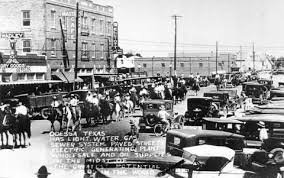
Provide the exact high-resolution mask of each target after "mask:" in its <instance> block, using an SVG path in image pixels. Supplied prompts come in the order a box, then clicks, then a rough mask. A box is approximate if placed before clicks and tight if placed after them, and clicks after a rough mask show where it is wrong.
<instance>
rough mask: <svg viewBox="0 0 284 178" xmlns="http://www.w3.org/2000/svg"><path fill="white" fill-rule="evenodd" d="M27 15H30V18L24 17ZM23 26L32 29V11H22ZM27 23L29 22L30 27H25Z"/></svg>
mask: <svg viewBox="0 0 284 178" xmlns="http://www.w3.org/2000/svg"><path fill="white" fill-rule="evenodd" d="M25 13H28V16H29V17H24V16H25ZM22 22H23V23H22V26H23V27H30V26H31V11H30V10H23V11H22ZM25 22H29V25H25Z"/></svg>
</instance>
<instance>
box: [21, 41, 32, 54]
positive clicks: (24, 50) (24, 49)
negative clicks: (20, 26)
mask: <svg viewBox="0 0 284 178" xmlns="http://www.w3.org/2000/svg"><path fill="white" fill-rule="evenodd" d="M27 41H28V42H29V47H27V46H25V44H27V43H25V42H27ZM26 49H29V50H27V51H26ZM31 51H32V42H31V39H23V52H24V53H30V52H31Z"/></svg>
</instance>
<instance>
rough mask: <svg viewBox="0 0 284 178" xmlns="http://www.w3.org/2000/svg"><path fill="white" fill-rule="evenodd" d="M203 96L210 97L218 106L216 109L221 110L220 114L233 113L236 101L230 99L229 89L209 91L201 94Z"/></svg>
mask: <svg viewBox="0 0 284 178" xmlns="http://www.w3.org/2000/svg"><path fill="white" fill-rule="evenodd" d="M203 96H204V97H211V98H212V100H213V103H214V104H216V105H217V106H218V110H219V111H221V112H222V115H223V116H225V117H227V115H234V113H235V110H236V108H237V103H236V102H233V101H234V100H230V94H229V91H209V92H205V93H204V94H203Z"/></svg>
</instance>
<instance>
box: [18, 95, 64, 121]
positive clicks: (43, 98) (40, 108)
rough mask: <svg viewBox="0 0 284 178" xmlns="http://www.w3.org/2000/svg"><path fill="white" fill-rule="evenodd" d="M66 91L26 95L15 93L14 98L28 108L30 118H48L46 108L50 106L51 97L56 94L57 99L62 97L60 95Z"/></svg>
mask: <svg viewBox="0 0 284 178" xmlns="http://www.w3.org/2000/svg"><path fill="white" fill-rule="evenodd" d="M64 94H66V92H61V93H44V94H42V95H35V96H33V95H28V94H21V95H15V96H14V98H16V99H18V100H19V101H21V102H22V103H23V104H24V105H25V106H26V107H28V108H29V111H30V114H31V116H32V118H36V119H39V118H43V119H47V118H48V109H49V108H50V107H51V102H52V97H53V96H56V97H57V98H58V99H62V96H63V95H64Z"/></svg>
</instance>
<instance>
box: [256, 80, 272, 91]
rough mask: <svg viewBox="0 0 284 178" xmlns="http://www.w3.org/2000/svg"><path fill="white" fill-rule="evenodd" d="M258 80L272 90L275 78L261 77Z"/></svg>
mask: <svg viewBox="0 0 284 178" xmlns="http://www.w3.org/2000/svg"><path fill="white" fill-rule="evenodd" d="M257 81H258V83H260V84H263V85H264V86H266V87H267V89H268V90H270V89H271V88H272V84H273V80H268V79H263V78H260V79H258V80H257Z"/></svg>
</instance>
